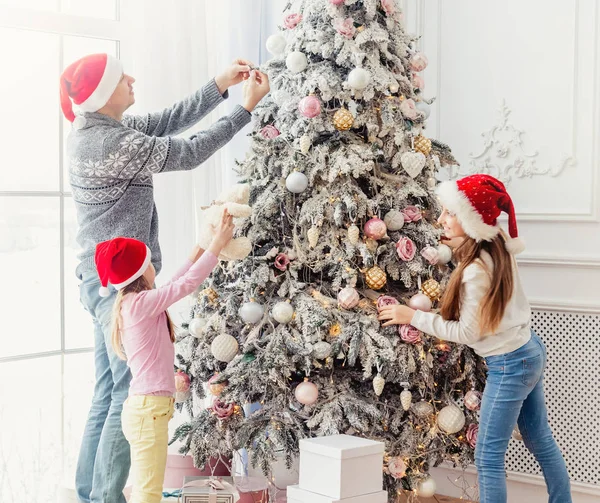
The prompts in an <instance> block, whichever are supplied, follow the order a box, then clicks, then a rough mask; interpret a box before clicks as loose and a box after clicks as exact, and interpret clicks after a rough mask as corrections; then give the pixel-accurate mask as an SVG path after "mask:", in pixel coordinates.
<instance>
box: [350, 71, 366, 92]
mask: <svg viewBox="0 0 600 503" xmlns="http://www.w3.org/2000/svg"><path fill="white" fill-rule="evenodd" d="M369 82H371V74H370V73H369V72H368V71H367V70H365V69H364V68H355V69H354V70H352V71H351V72H350V74H349V75H348V84H350V87H351V88H352V89H356V90H357V91H362V90H363V89H364V88H365V87H367V86H368V85H369Z"/></svg>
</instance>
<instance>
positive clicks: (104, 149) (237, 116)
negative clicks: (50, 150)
mask: <svg viewBox="0 0 600 503" xmlns="http://www.w3.org/2000/svg"><path fill="white" fill-rule="evenodd" d="M225 98H227V93H225V96H222V95H221V94H220V93H219V90H218V88H217V85H216V84H215V82H214V80H213V81H211V82H209V83H208V84H207V85H206V86H204V87H203V88H202V89H200V90H199V91H198V92H196V93H195V94H193V95H192V96H190V97H188V98H186V99H185V100H183V101H181V102H179V103H176V104H175V105H174V106H173V107H171V108H167V109H165V110H163V111H162V112H158V113H152V114H148V115H145V116H125V117H124V118H123V121H122V122H118V121H116V120H115V119H112V118H111V117H108V116H106V115H104V114H100V113H86V114H85V118H86V121H85V125H84V127H83V128H81V129H75V128H73V130H72V131H71V133H70V134H69V137H68V141H67V152H68V156H69V159H70V166H69V178H70V182H71V188H72V191H73V199H74V201H75V207H76V209H77V220H78V223H79V230H78V233H77V242H78V243H79V246H80V247H81V248H82V249H83V251H82V252H81V254H80V255H79V259H80V260H81V262H80V264H79V266H78V267H77V271H76V273H77V276H78V277H79V278H81V276H82V274H83V273H85V272H89V271H93V270H95V268H96V267H95V264H94V253H95V249H96V244H98V243H99V242H101V241H105V240H107V239H112V238H114V237H117V236H125V237H131V238H136V239H139V240H140V241H143V242H144V243H146V244H147V245H148V246H149V247H150V250H152V263H153V264H154V266H155V267H156V271H157V272H158V271H160V268H161V252H160V246H159V244H158V215H157V212H156V206H155V204H154V190H153V184H152V178H153V175H155V174H156V173H164V172H167V171H183V170H190V169H194V168H195V167H197V166H198V165H200V164H202V163H203V162H204V161H206V160H207V159H208V158H209V157H210V156H211V155H212V154H214V153H215V152H216V151H217V150H219V149H220V148H221V147H223V146H224V145H225V144H226V143H227V142H228V141H229V140H231V138H233V136H234V135H235V134H236V133H237V132H238V131H240V129H242V128H243V127H244V126H245V125H246V124H248V123H249V122H250V119H251V115H250V113H249V112H248V111H247V110H245V109H244V108H242V107H240V106H237V107H236V108H235V109H234V111H233V112H232V113H231V114H230V115H229V116H226V117H223V118H221V119H220V120H219V121H217V122H216V123H215V124H213V125H212V126H211V127H210V128H209V129H207V130H206V131H202V132H200V133H197V134H195V135H193V136H191V137H190V138H173V137H171V136H170V135H177V134H179V133H181V132H183V131H185V130H186V129H188V128H190V127H191V126H193V125H194V124H196V123H197V122H198V121H200V120H201V119H202V118H203V117H204V116H206V115H207V114H208V113H209V112H211V111H212V110H213V109H214V108H215V107H216V106H217V105H218V104H219V103H221V102H222V101H223V100H224V99H225Z"/></svg>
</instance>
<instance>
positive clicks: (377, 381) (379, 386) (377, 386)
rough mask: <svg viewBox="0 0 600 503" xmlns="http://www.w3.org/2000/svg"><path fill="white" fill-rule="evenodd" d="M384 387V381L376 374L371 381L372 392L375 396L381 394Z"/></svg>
mask: <svg viewBox="0 0 600 503" xmlns="http://www.w3.org/2000/svg"><path fill="white" fill-rule="evenodd" d="M384 386H385V379H384V378H383V377H381V374H377V375H376V376H375V378H374V379H373V390H374V391H375V394H376V395H377V396H380V395H381V394H382V393H383V387H384Z"/></svg>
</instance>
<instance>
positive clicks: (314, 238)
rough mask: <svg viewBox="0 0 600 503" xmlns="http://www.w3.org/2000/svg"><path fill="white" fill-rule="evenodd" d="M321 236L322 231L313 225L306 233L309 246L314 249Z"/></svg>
mask: <svg viewBox="0 0 600 503" xmlns="http://www.w3.org/2000/svg"><path fill="white" fill-rule="evenodd" d="M320 235H321V231H320V230H319V228H318V227H317V226H316V225H313V226H312V227H311V228H310V229H308V231H307V232H306V237H307V238H308V244H309V245H310V247H311V248H314V247H316V246H317V244H318V243H319V236H320Z"/></svg>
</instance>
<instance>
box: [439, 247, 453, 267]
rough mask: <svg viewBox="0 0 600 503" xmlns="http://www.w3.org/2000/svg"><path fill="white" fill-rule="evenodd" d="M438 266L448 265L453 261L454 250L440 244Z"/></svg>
mask: <svg viewBox="0 0 600 503" xmlns="http://www.w3.org/2000/svg"><path fill="white" fill-rule="evenodd" d="M437 251H438V264H447V263H448V262H450V261H451V260H452V248H450V247H449V246H448V245H445V244H440V245H438V247H437Z"/></svg>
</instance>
